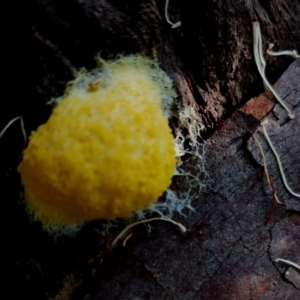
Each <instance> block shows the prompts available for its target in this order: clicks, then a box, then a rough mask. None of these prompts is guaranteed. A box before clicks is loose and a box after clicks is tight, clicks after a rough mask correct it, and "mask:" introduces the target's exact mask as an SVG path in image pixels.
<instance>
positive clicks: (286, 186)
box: [262, 124, 300, 198]
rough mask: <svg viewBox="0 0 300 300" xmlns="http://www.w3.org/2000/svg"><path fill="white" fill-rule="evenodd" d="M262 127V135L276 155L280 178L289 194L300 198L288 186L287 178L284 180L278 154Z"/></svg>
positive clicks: (299, 196) (299, 195)
mask: <svg viewBox="0 0 300 300" xmlns="http://www.w3.org/2000/svg"><path fill="white" fill-rule="evenodd" d="M262 128H263V131H264V136H265V138H266V140H267V142H268V144H269V146H270V148H271V149H272V151H273V153H274V155H275V157H276V160H277V164H278V167H279V171H280V174H281V177H282V180H283V183H284V186H285V188H286V189H287V190H288V191H289V192H290V194H292V195H293V196H295V197H297V198H300V194H298V193H295V192H294V191H293V190H292V189H291V188H290V187H289V185H288V183H287V180H286V177H285V174H284V171H283V167H282V164H281V161H280V157H279V155H278V153H277V151H276V149H275V148H274V146H273V144H272V142H271V140H270V137H269V135H268V133H267V130H266V128H265V126H264V124H262Z"/></svg>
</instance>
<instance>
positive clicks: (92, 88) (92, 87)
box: [87, 78, 102, 92]
mask: <svg viewBox="0 0 300 300" xmlns="http://www.w3.org/2000/svg"><path fill="white" fill-rule="evenodd" d="M101 85H102V80H101V79H100V78H97V79H93V80H91V81H90V82H89V83H88V87H87V90H88V91H89V92H96V91H98V90H99V89H100V87H101Z"/></svg>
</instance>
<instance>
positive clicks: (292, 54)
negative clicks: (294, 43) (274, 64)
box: [267, 44, 300, 58]
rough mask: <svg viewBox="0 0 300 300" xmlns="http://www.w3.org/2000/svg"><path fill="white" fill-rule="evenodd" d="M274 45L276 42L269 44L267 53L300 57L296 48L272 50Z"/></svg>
mask: <svg viewBox="0 0 300 300" xmlns="http://www.w3.org/2000/svg"><path fill="white" fill-rule="evenodd" d="M273 47H274V44H269V47H268V49H267V53H268V54H269V55H271V56H280V55H289V56H292V57H293V58H299V57H300V55H299V54H298V53H297V51H296V50H284V51H277V52H275V51H272V49H273Z"/></svg>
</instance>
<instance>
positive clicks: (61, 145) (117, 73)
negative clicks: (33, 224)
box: [18, 55, 175, 226]
mask: <svg viewBox="0 0 300 300" xmlns="http://www.w3.org/2000/svg"><path fill="white" fill-rule="evenodd" d="M100 63H101V67H99V68H97V69H95V70H93V71H92V72H90V73H88V72H86V71H82V72H80V73H79V75H78V77H77V78H76V79H75V80H74V81H73V82H72V83H71V84H70V87H69V88H68V90H67V91H66V93H65V95H64V96H63V97H62V98H60V99H59V100H57V102H58V104H57V105H56V107H55V108H54V110H53V113H52V115H51V117H50V118H49V120H48V122H47V123H46V124H44V125H41V126H40V127H39V128H38V129H37V131H36V132H33V133H32V134H31V136H30V141H29V145H28V148H27V149H26V150H25V153H24V157H23V161H22V163H21V164H20V166H19V168H18V170H19V172H20V174H21V179H22V183H23V186H24V190H25V199H26V203H27V206H28V208H29V210H30V211H31V212H32V213H33V215H34V216H35V218H37V219H39V220H40V221H42V223H43V224H44V225H50V226H51V225H71V224H78V223H82V222H84V221H89V220H95V219H115V218H120V217H126V216H128V215H130V214H132V213H133V212H135V211H137V210H139V209H141V208H144V207H146V206H149V205H150V204H152V203H153V202H155V201H156V200H157V198H158V197H159V196H161V195H162V193H163V192H164V191H165V190H166V189H167V188H168V186H169V185H170V183H171V178H172V176H173V174H174V169H175V151H174V144H173V136H172V134H171V130H170V128H169V126H168V119H167V117H166V116H165V114H164V108H165V107H166V106H167V105H168V102H171V101H172V99H173V97H174V95H175V94H174V91H173V90H172V82H171V80H170V79H169V78H168V77H167V75H166V74H165V73H164V72H163V71H162V70H161V69H159V67H158V65H157V63H156V62H154V61H153V60H150V59H148V58H145V57H142V56H138V55H132V56H127V57H121V58H118V59H116V60H112V61H103V60H100Z"/></svg>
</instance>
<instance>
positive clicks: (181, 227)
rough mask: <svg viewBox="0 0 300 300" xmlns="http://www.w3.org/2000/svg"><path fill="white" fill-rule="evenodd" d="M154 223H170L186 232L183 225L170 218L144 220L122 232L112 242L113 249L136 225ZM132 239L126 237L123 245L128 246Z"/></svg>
mask: <svg viewBox="0 0 300 300" xmlns="http://www.w3.org/2000/svg"><path fill="white" fill-rule="evenodd" d="M153 221H165V222H169V223H172V224H174V225H176V226H178V228H179V229H180V231H181V232H186V228H185V227H184V226H183V225H182V224H181V223H178V222H175V221H174V220H172V219H168V218H151V219H147V220H142V221H138V222H135V223H132V224H130V225H128V226H127V227H126V228H125V229H124V230H122V231H121V232H120V233H119V234H118V235H117V237H116V238H115V239H114V240H113V242H112V244H111V245H112V247H113V246H115V245H116V244H117V242H118V241H119V240H120V239H121V238H122V237H123V236H124V235H125V234H126V233H127V231H128V230H129V229H130V228H132V227H134V226H136V225H139V224H145V223H149V222H153ZM130 237H131V235H130V236H129V237H126V238H125V240H124V242H123V245H124V243H125V245H126V242H127V240H128V239H129V238H130Z"/></svg>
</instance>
